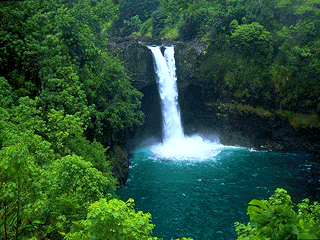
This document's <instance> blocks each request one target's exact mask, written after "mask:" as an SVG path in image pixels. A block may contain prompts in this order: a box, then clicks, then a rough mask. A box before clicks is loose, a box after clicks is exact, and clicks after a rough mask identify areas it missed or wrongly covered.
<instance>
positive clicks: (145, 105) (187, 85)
mask: <svg viewBox="0 0 320 240" xmlns="http://www.w3.org/2000/svg"><path fill="white" fill-rule="evenodd" d="M147 45H160V46H161V45H164V46H168V45H174V46H175V61H176V70H177V78H178V91H179V105H180V109H181V118H182V123H183V125H184V129H185V133H186V134H193V133H196V132H202V133H213V134H217V135H219V137H220V141H221V143H222V144H225V145H238V146H244V147H250V148H251V147H254V148H261V146H263V148H265V149H269V150H284V151H300V150H301V151H310V152H313V153H320V146H319V140H316V137H315V136H316V135H315V134H312V133H315V132H317V131H318V133H319V130H317V129H315V130H312V129H311V130H310V131H309V130H306V129H298V130H297V129H295V128H293V127H292V126H291V125H290V123H289V122H288V121H287V120H286V119H283V118H281V117H279V116H278V115H276V114H275V113H270V114H269V115H261V114H259V112H255V111H252V110H250V109H249V111H247V110H239V109H237V108H234V106H232V104H230V102H232V99H228V98H224V99H221V98H220V97H219V96H218V95H216V93H215V92H214V90H213V89H210V88H208V87H204V86H201V85H199V84H197V81H196V72H197V71H198V69H199V67H200V64H201V60H202V57H203V56H202V54H203V52H204V50H205V48H204V46H203V44H201V43H200V42H174V41H161V40H149V41H144V42H143V41H138V40H134V39H120V40H119V39H118V40H113V41H112V40H111V41H109V49H108V50H109V53H110V54H112V55H115V56H118V57H119V59H120V60H121V61H122V62H123V64H124V67H125V68H126V70H127V73H128V75H129V77H130V78H131V82H132V85H133V86H134V87H135V88H137V89H139V90H140V91H141V92H142V93H143V94H144V98H143V99H142V111H143V112H144V113H145V115H146V119H145V124H144V125H143V126H142V127H141V129H140V134H139V136H140V137H142V136H147V135H148V134H150V136H151V135H152V136H155V137H157V138H161V128H162V126H161V125H162V119H161V109H160V108H161V107H160V106H161V104H160V97H159V93H158V88H157V83H156V76H155V72H154V65H153V57H152V53H151V50H150V49H148V47H147ZM218 103H219V104H218ZM230 106H231V107H230ZM319 134H320V133H319Z"/></svg>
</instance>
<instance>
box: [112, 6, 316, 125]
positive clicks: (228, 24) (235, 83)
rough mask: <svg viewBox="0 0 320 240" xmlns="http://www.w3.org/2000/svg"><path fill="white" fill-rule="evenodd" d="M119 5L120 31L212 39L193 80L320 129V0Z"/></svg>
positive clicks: (243, 105)
mask: <svg viewBox="0 0 320 240" xmlns="http://www.w3.org/2000/svg"><path fill="white" fill-rule="evenodd" d="M142 6H144V7H142ZM145 6H148V7H147V8H146V7H145ZM132 9H134V10H132ZM120 10H121V14H120V18H119V19H118V20H116V21H114V24H113V27H112V28H111V31H110V32H111V34H113V35H115V36H129V35H130V36H133V37H138V38H147V37H153V38H162V39H176V40H182V41H189V40H195V39H197V40H200V41H203V42H205V43H206V45H207V47H208V48H207V50H206V52H205V54H204V56H203V60H202V61H201V63H200V64H199V65H200V69H199V71H198V72H197V76H196V78H195V79H194V84H196V85H200V86H201V87H204V88H213V89H214V91H215V93H216V94H217V95H218V96H219V98H220V99H226V98H227V99H228V98H229V99H230V98H231V99H232V100H235V101H236V103H237V104H235V105H234V107H236V108H238V109H240V110H241V109H242V110H248V109H249V110H252V108H249V107H248V106H247V104H249V105H250V106H251V107H259V108H260V109H262V112H261V111H260V110H259V111H257V110H255V111H256V112H258V113H259V114H260V115H264V116H268V115H270V111H274V112H276V113H277V115H279V116H281V117H283V118H285V119H288V120H289V122H290V123H291V125H292V126H293V127H296V128H297V127H303V128H319V127H320V122H319V117H318V116H319V114H320V105H319V104H320V99H319V96H320V94H319V93H320V92H319V91H320V72H319V71H320V55H319V54H320V2H319V1H318V0H288V1H286V0H261V1H256V0H230V1H220V0H214V1H206V0H200V1H192V0H177V1H171V0H160V1H156V0H145V1H130V0H124V1H122V2H121V5H120ZM141 12H142V13H141Z"/></svg>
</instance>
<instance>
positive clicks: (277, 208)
mask: <svg viewBox="0 0 320 240" xmlns="http://www.w3.org/2000/svg"><path fill="white" fill-rule="evenodd" d="M319 210H320V208H319V204H318V203H317V202H315V203H314V204H313V205H309V200H308V199H305V200H303V201H302V203H301V204H298V212H295V211H294V210H293V205H292V201H291V197H290V196H289V195H288V194H287V191H286V190H284V189H281V188H278V189H277V190H276V191H275V194H274V195H272V196H271V197H270V198H269V200H257V199H253V200H252V201H251V202H250V203H249V206H248V210H247V214H248V215H249V216H250V222H249V223H248V225H244V224H240V223H238V222H236V223H235V227H236V232H237V235H238V238H237V239H239V240H240V239H275V240H276V239H317V238H319V237H320V228H319V227H320V219H319V214H320V211H319Z"/></svg>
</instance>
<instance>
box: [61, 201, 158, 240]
mask: <svg viewBox="0 0 320 240" xmlns="http://www.w3.org/2000/svg"><path fill="white" fill-rule="evenodd" d="M150 221H151V214H150V213H143V212H141V211H138V212H136V211H135V210H134V201H133V200H132V199H129V200H128V201H127V202H123V201H121V200H118V199H111V200H109V201H108V200H107V199H105V198H102V199H100V200H99V201H97V202H95V203H93V204H92V205H91V206H90V208H89V213H88V215H87V219H86V220H84V221H79V222H76V223H75V225H74V226H73V228H72V230H71V232H70V233H69V234H68V235H67V239H122V240H133V239H137V240H140V239H145V240H151V239H158V238H156V237H152V236H151V233H152V230H153V228H154V224H152V223H150Z"/></svg>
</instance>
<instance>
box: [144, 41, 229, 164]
mask: <svg viewBox="0 0 320 240" xmlns="http://www.w3.org/2000/svg"><path fill="white" fill-rule="evenodd" d="M149 49H150V50H151V51H152V54H153V59H154V68H155V72H156V75H157V82H158V87H159V93H160V98H161V112H162V117H163V142H162V143H161V144H157V145H154V146H152V151H153V153H154V154H155V157H156V158H159V159H171V160H176V159H179V160H187V159H193V160H194V159H197V160H201V159H207V158H211V157H213V156H215V155H217V154H218V153H219V152H220V149H221V148H222V147H223V146H222V145H220V144H218V142H212V141H209V140H205V139H203V138H202V137H201V136H198V135H194V136H191V137H186V136H185V135H184V133H183V127H182V124H181V117H180V109H179V104H178V90H177V83H176V81H177V77H176V67H175V59H174V47H166V48H165V52H164V56H163V55H162V53H161V50H160V47H149Z"/></svg>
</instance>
